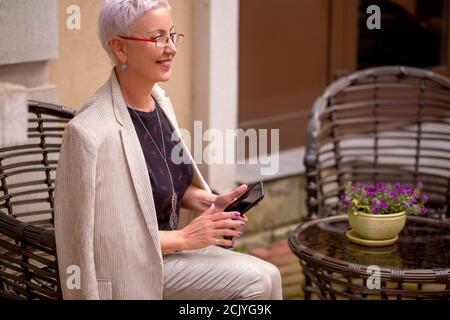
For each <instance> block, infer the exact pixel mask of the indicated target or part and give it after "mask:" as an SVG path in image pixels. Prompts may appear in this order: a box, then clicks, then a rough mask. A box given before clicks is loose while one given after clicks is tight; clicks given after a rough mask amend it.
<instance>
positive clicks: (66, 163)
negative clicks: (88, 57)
mask: <svg viewBox="0 0 450 320" xmlns="http://www.w3.org/2000/svg"><path fill="white" fill-rule="evenodd" d="M152 96H153V97H154V98H155V99H156V101H157V102H158V103H159V105H160V106H161V108H162V109H163V110H164V112H165V113H166V115H167V117H168V119H169V120H170V121H171V123H172V125H173V126H174V128H175V131H176V132H178V134H179V127H178V124H177V121H176V118H175V114H174V111H173V108H172V105H171V103H170V100H169V98H167V97H166V96H165V92H164V91H163V90H162V89H161V88H160V87H159V86H158V85H155V87H154V89H153V92H152ZM180 138H181V137H180ZM182 143H183V145H184V142H183V141H182ZM184 147H185V149H186V151H187V153H188V156H189V157H190V159H191V160H192V156H191V154H190V152H189V150H188V149H187V148H186V146H185V145H184ZM192 163H193V169H194V181H193V183H194V184H196V185H197V186H199V187H201V188H203V189H204V190H207V191H208V192H211V190H210V188H209V187H208V185H207V183H206V182H205V180H204V179H203V178H202V176H201V174H200V172H199V170H198V168H197V166H196V165H195V163H194V161H193V160H192ZM55 234H56V247H57V257H58V266H59V274H60V280H61V287H62V292H63V298H64V299H162V296H163V275H164V272H163V271H164V270H163V268H164V265H163V261H162V253H161V246H160V242H159V241H160V240H159V232H158V223H157V218H156V213H155V205H154V202H153V195H152V188H151V184H150V179H149V176H148V171H147V166H146V162H145V159H144V155H143V152H142V149H141V145H140V143H139V140H138V137H137V135H136V132H135V129H134V126H133V123H132V121H131V117H130V115H129V113H128V110H127V107H126V105H125V102H124V99H123V96H122V93H121V90H120V87H119V83H118V80H117V77H116V74H115V72H114V69H113V71H112V73H111V77H110V78H109V80H108V81H107V82H106V83H105V84H104V85H103V86H102V87H101V88H100V89H99V90H98V91H97V92H96V94H95V95H94V96H93V97H92V98H91V99H90V100H89V102H88V103H87V104H86V105H85V106H84V107H83V108H82V109H81V110H80V112H79V113H78V114H77V115H76V116H75V118H74V119H72V120H71V121H70V122H69V124H68V125H67V127H66V129H65V131H64V137H63V142H62V148H61V154H60V158H59V163H58V170H57V174H56V183H55Z"/></svg>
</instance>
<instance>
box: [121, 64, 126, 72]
mask: <svg viewBox="0 0 450 320" xmlns="http://www.w3.org/2000/svg"><path fill="white" fill-rule="evenodd" d="M127 69H128V65H127V64H126V63H122V66H121V67H120V70H122V72H126V71H127Z"/></svg>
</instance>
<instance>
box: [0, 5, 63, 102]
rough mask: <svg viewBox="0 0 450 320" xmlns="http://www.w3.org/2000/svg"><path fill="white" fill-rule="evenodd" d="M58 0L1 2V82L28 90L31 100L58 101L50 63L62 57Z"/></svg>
mask: <svg viewBox="0 0 450 320" xmlns="http://www.w3.org/2000/svg"><path fill="white" fill-rule="evenodd" d="M57 10H58V1H57V0H39V1H30V0H0V25H1V28H2V32H1V33H0V43H1V44H2V45H1V46H0V82H8V83H13V84H18V85H22V86H25V87H26V89H27V96H28V99H35V100H44V101H48V102H56V101H57V91H56V86H54V85H52V84H50V66H49V61H50V60H52V59H56V58H57V57H58V21H57V19H58V14H57Z"/></svg>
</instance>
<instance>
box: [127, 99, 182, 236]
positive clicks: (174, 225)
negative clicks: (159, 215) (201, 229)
mask: <svg viewBox="0 0 450 320" xmlns="http://www.w3.org/2000/svg"><path fill="white" fill-rule="evenodd" d="M130 109H131V110H133V112H134V114H135V115H136V117H137V118H138V119H139V122H140V123H141V125H142V127H143V128H144V130H145V131H146V132H147V134H148V136H149V137H150V139H152V142H153V144H154V145H155V148H156V150H158V153H159V154H160V155H161V158H163V160H164V163H165V165H166V168H167V172H168V173H169V177H170V185H171V186H172V198H171V210H170V219H169V222H170V227H171V228H172V230H175V229H176V228H177V226H178V215H177V213H176V210H177V202H178V199H177V193H176V192H175V187H174V185H173V179H172V173H171V172H170V168H169V165H168V163H167V155H166V144H165V143H164V136H163V129H162V124H161V119H160V117H159V112H158V107H157V106H156V104H155V109H156V115H157V116H158V123H159V128H160V130H161V140H162V143H163V151H164V155H163V154H162V153H161V150H159V148H158V145H157V144H156V142H155V140H154V139H153V137H152V135H151V134H150V132H149V131H148V130H147V127H146V126H145V124H144V122H143V121H142V119H141V117H140V116H139V115H138V114H137V112H136V111H135V110H134V109H133V108H131V107H130Z"/></svg>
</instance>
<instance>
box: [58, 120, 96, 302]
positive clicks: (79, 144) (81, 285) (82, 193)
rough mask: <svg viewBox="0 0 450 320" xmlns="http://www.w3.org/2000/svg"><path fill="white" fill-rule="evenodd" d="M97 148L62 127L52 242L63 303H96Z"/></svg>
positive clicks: (80, 134)
mask: <svg viewBox="0 0 450 320" xmlns="http://www.w3.org/2000/svg"><path fill="white" fill-rule="evenodd" d="M96 150H97V148H96V145H95V143H94V139H93V138H92V137H90V136H89V134H88V133H87V132H86V131H85V130H83V129H82V128H78V127H76V126H75V125H73V123H72V122H69V124H68V125H67V126H66V129H65V131H64V136H63V141H62V146H61V152H60V156H59V161H58V167H57V172H56V181H55V238H56V249H57V259H58V266H59V274H60V281H61V288H62V293H63V298H64V299H66V300H67V299H89V300H95V299H99V291H98V284H97V277H96V271H95V260H94V218H95V212H94V207H95V184H96V182H95V178H96V162H97V151H96Z"/></svg>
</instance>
